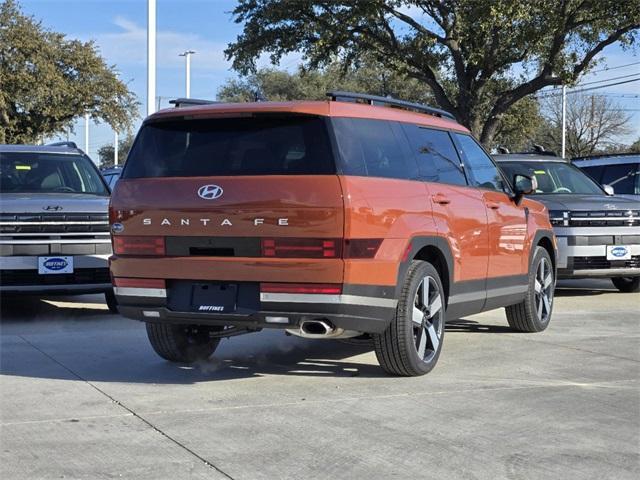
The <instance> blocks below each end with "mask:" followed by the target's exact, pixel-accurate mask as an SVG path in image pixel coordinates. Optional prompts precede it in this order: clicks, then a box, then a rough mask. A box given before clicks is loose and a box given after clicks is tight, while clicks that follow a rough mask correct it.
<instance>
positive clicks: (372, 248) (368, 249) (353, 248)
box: [344, 238, 382, 258]
mask: <svg viewBox="0 0 640 480" xmlns="http://www.w3.org/2000/svg"><path fill="white" fill-rule="evenodd" d="M381 244H382V239H381V238H353V239H347V240H345V241H344V258H373V257H375V256H376V253H377V252H378V249H379V248H380V245H381Z"/></svg>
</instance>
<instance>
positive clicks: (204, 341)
mask: <svg viewBox="0 0 640 480" xmlns="http://www.w3.org/2000/svg"><path fill="white" fill-rule="evenodd" d="M209 331H210V329H209V328H207V327H198V326H196V325H171V324H164V323H147V336H148V337H149V341H150V342H151V346H152V347H153V349H154V350H155V352H156V353H157V354H158V355H160V356H161V357H162V358H164V359H165V360H169V361H170V362H179V363H193V362H196V361H198V360H206V359H207V358H209V357H210V356H211V354H212V353H213V352H214V351H215V349H216V347H217V346H218V344H219V343H220V339H219V338H210V336H209Z"/></svg>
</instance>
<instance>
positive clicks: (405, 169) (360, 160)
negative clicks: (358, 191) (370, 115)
mask: <svg viewBox="0 0 640 480" xmlns="http://www.w3.org/2000/svg"><path fill="white" fill-rule="evenodd" d="M332 125H333V131H334V134H335V139H336V144H337V147H338V152H339V157H340V160H341V170H342V173H344V174H345V175H359V176H369V177H384V178H401V179H411V180H413V179H417V177H418V173H417V166H416V161H415V159H414V158H413V155H412V153H411V149H410V148H409V145H408V144H407V139H406V138H405V137H404V135H403V133H402V130H401V128H400V126H399V125H398V124H397V123H396V122H389V121H385V120H369V119H363V118H333V119H332Z"/></svg>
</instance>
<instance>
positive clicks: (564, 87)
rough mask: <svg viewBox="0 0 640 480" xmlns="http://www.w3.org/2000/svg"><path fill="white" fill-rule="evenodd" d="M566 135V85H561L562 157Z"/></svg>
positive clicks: (563, 155)
mask: <svg viewBox="0 0 640 480" xmlns="http://www.w3.org/2000/svg"><path fill="white" fill-rule="evenodd" d="M566 137H567V86H566V85H562V158H564V157H565V151H566Z"/></svg>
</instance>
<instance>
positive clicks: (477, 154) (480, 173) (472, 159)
mask: <svg viewBox="0 0 640 480" xmlns="http://www.w3.org/2000/svg"><path fill="white" fill-rule="evenodd" d="M455 136H456V139H457V141H458V144H459V147H460V150H461V153H462V156H463V157H464V160H465V165H466V167H467V173H470V174H471V177H472V179H473V183H474V185H475V186H477V187H480V188H486V189H489V190H498V191H501V192H503V191H505V190H506V187H505V185H504V181H503V180H502V175H500V171H499V170H498V167H496V165H495V163H493V160H491V158H490V157H489V155H487V154H486V153H484V150H482V148H481V147H480V145H478V144H477V143H476V141H475V140H474V139H473V137H471V136H470V135H464V134H461V133H456V134H455Z"/></svg>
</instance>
